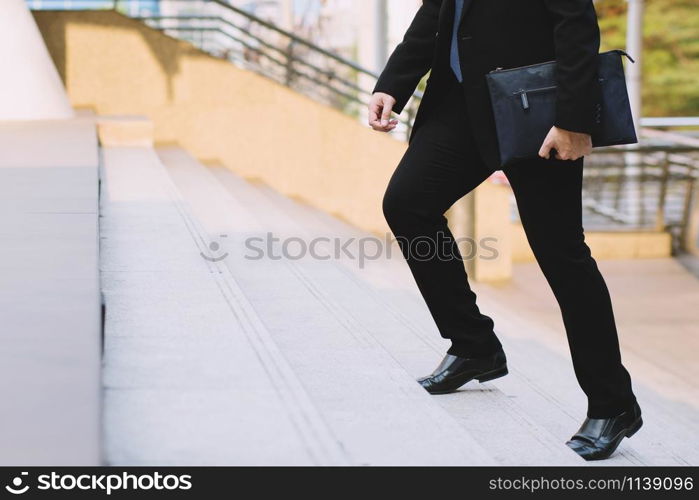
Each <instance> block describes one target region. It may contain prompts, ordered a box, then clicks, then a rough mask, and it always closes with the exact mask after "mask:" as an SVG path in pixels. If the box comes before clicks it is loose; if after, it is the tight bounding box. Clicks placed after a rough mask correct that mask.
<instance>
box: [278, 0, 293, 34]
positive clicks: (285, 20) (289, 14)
mask: <svg viewBox="0 0 699 500" xmlns="http://www.w3.org/2000/svg"><path fill="white" fill-rule="evenodd" d="M279 10H280V12H279V16H280V17H279V25H280V26H281V27H282V28H283V29H285V30H286V31H294V27H295V26H296V22H295V17H296V16H295V13H294V0H279Z"/></svg>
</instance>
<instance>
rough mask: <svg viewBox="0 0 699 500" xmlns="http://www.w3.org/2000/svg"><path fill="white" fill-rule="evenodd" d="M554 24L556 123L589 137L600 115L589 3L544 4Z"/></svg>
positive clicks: (554, 0) (596, 36) (596, 39)
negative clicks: (556, 90) (556, 89)
mask: <svg viewBox="0 0 699 500" xmlns="http://www.w3.org/2000/svg"><path fill="white" fill-rule="evenodd" d="M544 2H545V4H546V8H547V9H548V11H549V12H550V14H551V16H552V18H553V22H554V43H555V47H556V68H557V69H556V71H557V74H556V80H557V87H558V95H557V106H556V121H555V125H556V126H557V127H559V128H562V129H565V130H570V131H572V132H581V133H586V134H591V133H592V131H593V130H594V128H595V125H596V123H597V121H598V116H597V114H598V113H599V112H600V108H599V103H600V101H601V88H600V85H599V80H598V74H597V73H598V65H599V62H598V57H597V56H598V53H599V46H600V33H599V26H598V24H597V13H596V12H595V7H594V5H593V3H592V0H544Z"/></svg>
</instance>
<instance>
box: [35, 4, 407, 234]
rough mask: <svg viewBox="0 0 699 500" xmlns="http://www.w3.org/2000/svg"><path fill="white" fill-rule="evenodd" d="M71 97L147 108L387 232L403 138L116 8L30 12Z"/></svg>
mask: <svg viewBox="0 0 699 500" xmlns="http://www.w3.org/2000/svg"><path fill="white" fill-rule="evenodd" d="M35 17H36V20H37V23H38V25H39V28H40V30H41V31H42V33H43V35H44V38H45V40H46V42H47V45H48V48H49V51H50V53H51V55H52V57H53V59H54V62H55V63H56V66H57V67H58V70H59V72H60V74H61V76H62V78H63V80H64V82H65V84H66V88H67V90H68V94H69V96H70V99H71V101H72V104H73V106H74V107H77V108H90V109H92V110H94V111H95V112H97V113H98V114H102V115H104V114H143V115H147V116H148V117H150V118H151V119H152V120H153V122H154V123H155V141H156V143H161V144H164V143H174V142H176V143H179V144H180V145H181V146H182V147H183V148H185V149H187V150H188V151H190V152H191V153H192V154H194V155H195V156H197V157H198V158H199V159H200V160H203V161H211V162H218V163H222V164H223V165H225V166H226V167H228V168H230V169H232V170H234V171H235V172H237V173H239V174H241V175H243V176H245V177H248V178H257V179H260V180H262V181H263V182H265V183H267V184H269V185H270V186H272V187H274V188H275V189H277V190H278V191H280V192H281V193H284V194H285V195H287V196H293V197H296V198H298V199H301V200H304V201H306V202H308V203H310V204H311V205H313V206H315V207H317V208H320V209H322V210H324V211H326V212H329V213H332V214H335V215H338V216H340V217H342V218H343V219H345V220H347V221H348V222H351V223H353V224H355V225H356V226H358V227H360V228H362V229H365V230H368V231H372V232H376V233H384V232H386V231H388V227H387V226H386V223H385V221H384V218H383V214H382V213H381V199H382V196H383V192H384V189H385V187H386V184H387V183H388V179H389V177H390V175H391V173H392V172H393V170H394V169H395V167H396V165H397V164H398V162H399V161H400V158H401V156H402V154H403V153H404V151H405V147H406V145H405V143H404V142H402V141H399V140H396V139H394V138H391V137H389V136H385V135H383V134H379V133H377V132H373V131H372V130H371V129H369V128H368V127H362V126H359V125H358V124H357V121H356V120H354V119H352V118H349V117H347V116H345V115H343V114H342V113H340V112H338V111H335V110H333V109H331V108H329V107H327V106H323V105H321V104H318V103H316V102H314V101H312V100H311V99H308V98H306V97H304V96H302V95H300V94H298V93H296V92H293V91H291V90H289V89H287V88H286V87H284V86H282V85H278V84H276V83H274V82H272V81H271V80H269V79H266V78H264V77H261V76H258V75H256V74H254V73H252V72H250V71H245V70H242V69H238V68H236V67H235V66H234V65H232V64H231V63H229V62H227V61H223V60H219V59H216V58H214V57H210V56H208V55H207V54H204V53H203V52H201V51H199V50H197V49H195V48H194V47H192V46H191V45H190V44H188V43H185V42H180V41H176V40H173V39H171V38H169V37H166V36H164V35H163V34H161V33H160V32H158V31H156V30H152V29H150V28H148V27H146V26H144V25H142V24H141V23H139V22H137V21H134V20H131V19H128V18H126V17H124V16H121V15H119V14H117V13H114V12H108V11H104V12H58V11H45V12H36V13H35Z"/></svg>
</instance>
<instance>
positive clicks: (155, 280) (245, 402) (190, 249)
mask: <svg viewBox="0 0 699 500" xmlns="http://www.w3.org/2000/svg"><path fill="white" fill-rule="evenodd" d="M103 155H104V169H103V176H102V180H103V182H102V188H103V190H102V206H101V210H102V225H101V226H102V227H101V229H102V263H101V274H102V283H103V291H104V296H105V300H106V306H107V317H106V328H105V353H104V390H105V397H104V400H105V408H104V420H105V423H104V429H105V441H106V442H105V453H106V460H107V462H108V463H110V464H114V465H127V464H128V465H156V464H157V465H197V464H212V465H255V464H265V465H272V464H278V465H303V464H321V463H322V464H325V463H327V464H338V463H344V462H345V460H344V455H343V451H342V449H341V448H340V447H339V446H338V445H337V442H336V441H335V440H334V439H333V438H332V436H331V435H330V434H329V433H328V432H326V430H325V427H324V424H323V422H322V421H321V420H320V418H319V417H318V416H317V415H316V414H315V413H314V409H313V408H312V407H311V405H310V404H309V403H308V402H307V398H305V397H304V394H303V388H302V387H301V386H300V384H299V383H298V382H296V381H295V380H293V377H292V376H291V375H290V371H289V370H288V369H286V368H285V367H284V364H283V359H281V357H280V356H278V355H275V353H274V346H270V345H269V342H268V341H266V339H265V338H264V331H263V327H262V326H261V322H260V320H259V318H257V317H256V316H255V315H254V311H252V310H251V309H250V308H249V307H248V306H247V305H246V303H245V300H244V297H242V295H241V294H240V291H239V290H237V289H236V288H235V286H234V284H233V283H232V281H231V280H227V279H223V278H222V276H224V275H225V272H226V270H225V269H224V268H223V267H222V266H221V265H220V264H218V263H216V262H212V261H210V260H207V259H205V258H203V255H205V254H204V252H206V251H208V249H207V248H206V247H205V240H204V239H203V235H202V233H201V230H200V228H199V226H198V225H197V223H196V221H195V220H194V218H193V217H192V214H191V213H189V211H188V207H187V206H186V204H184V203H183V202H182V200H181V199H180V196H179V193H178V191H177V190H176V189H175V187H174V185H173V184H172V181H171V179H170V178H169V176H168V174H167V172H166V170H165V169H164V167H163V165H162V163H161V162H160V160H159V158H158V157H157V155H156V154H155V152H154V151H153V150H152V149H150V148H145V147H114V148H105V149H104V151H103Z"/></svg>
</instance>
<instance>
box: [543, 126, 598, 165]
mask: <svg viewBox="0 0 699 500" xmlns="http://www.w3.org/2000/svg"><path fill="white" fill-rule="evenodd" d="M552 149H555V150H556V159H557V160H577V159H579V158H582V157H583V156H587V155H589V154H590V153H592V137H590V136H589V135H588V134H581V133H578V132H570V131H568V130H563V129H562V128H558V127H553V128H552V129H551V131H550V132H549V133H548V135H547V136H546V139H545V140H544V144H543V145H542V146H541V149H540V150H539V156H541V157H542V158H546V159H549V157H550V155H551V150H552Z"/></svg>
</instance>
